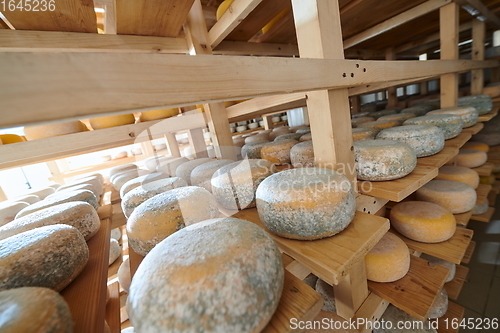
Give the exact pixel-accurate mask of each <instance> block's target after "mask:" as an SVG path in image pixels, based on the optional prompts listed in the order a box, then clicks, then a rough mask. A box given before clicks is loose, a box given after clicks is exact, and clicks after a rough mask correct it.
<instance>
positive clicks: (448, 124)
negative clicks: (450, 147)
mask: <svg viewBox="0 0 500 333" xmlns="http://www.w3.org/2000/svg"><path fill="white" fill-rule="evenodd" d="M463 123H464V122H463V120H462V118H460V117H459V116H455V115H452V114H433V115H427V116H422V117H416V118H412V119H408V120H406V121H405V122H404V123H403V125H405V126H406V125H434V126H437V127H439V128H440V129H441V130H442V131H443V134H444V139H445V140H448V139H453V138H454V137H456V136H458V135H459V134H460V132H462V125H463Z"/></svg>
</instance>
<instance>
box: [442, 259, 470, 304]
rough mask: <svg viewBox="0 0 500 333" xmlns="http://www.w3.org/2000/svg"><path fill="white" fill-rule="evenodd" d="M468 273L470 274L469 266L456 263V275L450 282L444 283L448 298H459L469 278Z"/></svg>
mask: <svg viewBox="0 0 500 333" xmlns="http://www.w3.org/2000/svg"><path fill="white" fill-rule="evenodd" d="M467 274H469V268H468V267H466V266H462V265H456V271H455V277H454V278H453V280H451V281H450V282H446V283H445V284H444V288H445V289H446V292H447V293H448V298H449V299H453V300H457V299H458V295H460V292H461V291H462V287H463V285H464V283H465V279H467Z"/></svg>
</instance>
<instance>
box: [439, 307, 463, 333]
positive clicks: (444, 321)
mask: <svg viewBox="0 0 500 333" xmlns="http://www.w3.org/2000/svg"><path fill="white" fill-rule="evenodd" d="M464 312H465V308H464V307H463V306H460V305H458V304H457V303H454V302H448V311H446V313H445V314H444V316H442V317H440V318H439V319H438V329H437V331H438V333H458V331H459V329H460V327H457V328H456V329H454V328H453V327H452V325H451V323H452V322H457V323H460V322H461V321H462V318H463V316H464Z"/></svg>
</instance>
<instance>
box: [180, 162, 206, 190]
mask: <svg viewBox="0 0 500 333" xmlns="http://www.w3.org/2000/svg"><path fill="white" fill-rule="evenodd" d="M211 161H213V160H212V159H211V158H208V157H202V158H197V159H194V160H192V161H189V162H186V163H182V164H181V165H179V166H178V167H177V169H176V170H175V176H176V177H179V178H182V179H184V181H186V183H187V184H188V185H191V172H193V170H194V168H196V167H197V166H199V165H202V164H205V163H207V162H211Z"/></svg>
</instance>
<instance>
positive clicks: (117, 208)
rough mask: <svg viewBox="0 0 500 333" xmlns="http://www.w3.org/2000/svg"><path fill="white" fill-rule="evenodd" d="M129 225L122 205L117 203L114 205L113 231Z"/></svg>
mask: <svg viewBox="0 0 500 333" xmlns="http://www.w3.org/2000/svg"><path fill="white" fill-rule="evenodd" d="M126 224H127V218H126V217H125V215H124V214H123V212H122V209H121V204H120V203H115V204H114V205H113V215H112V216H111V227H112V229H114V228H118V227H121V226H122V225H126Z"/></svg>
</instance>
